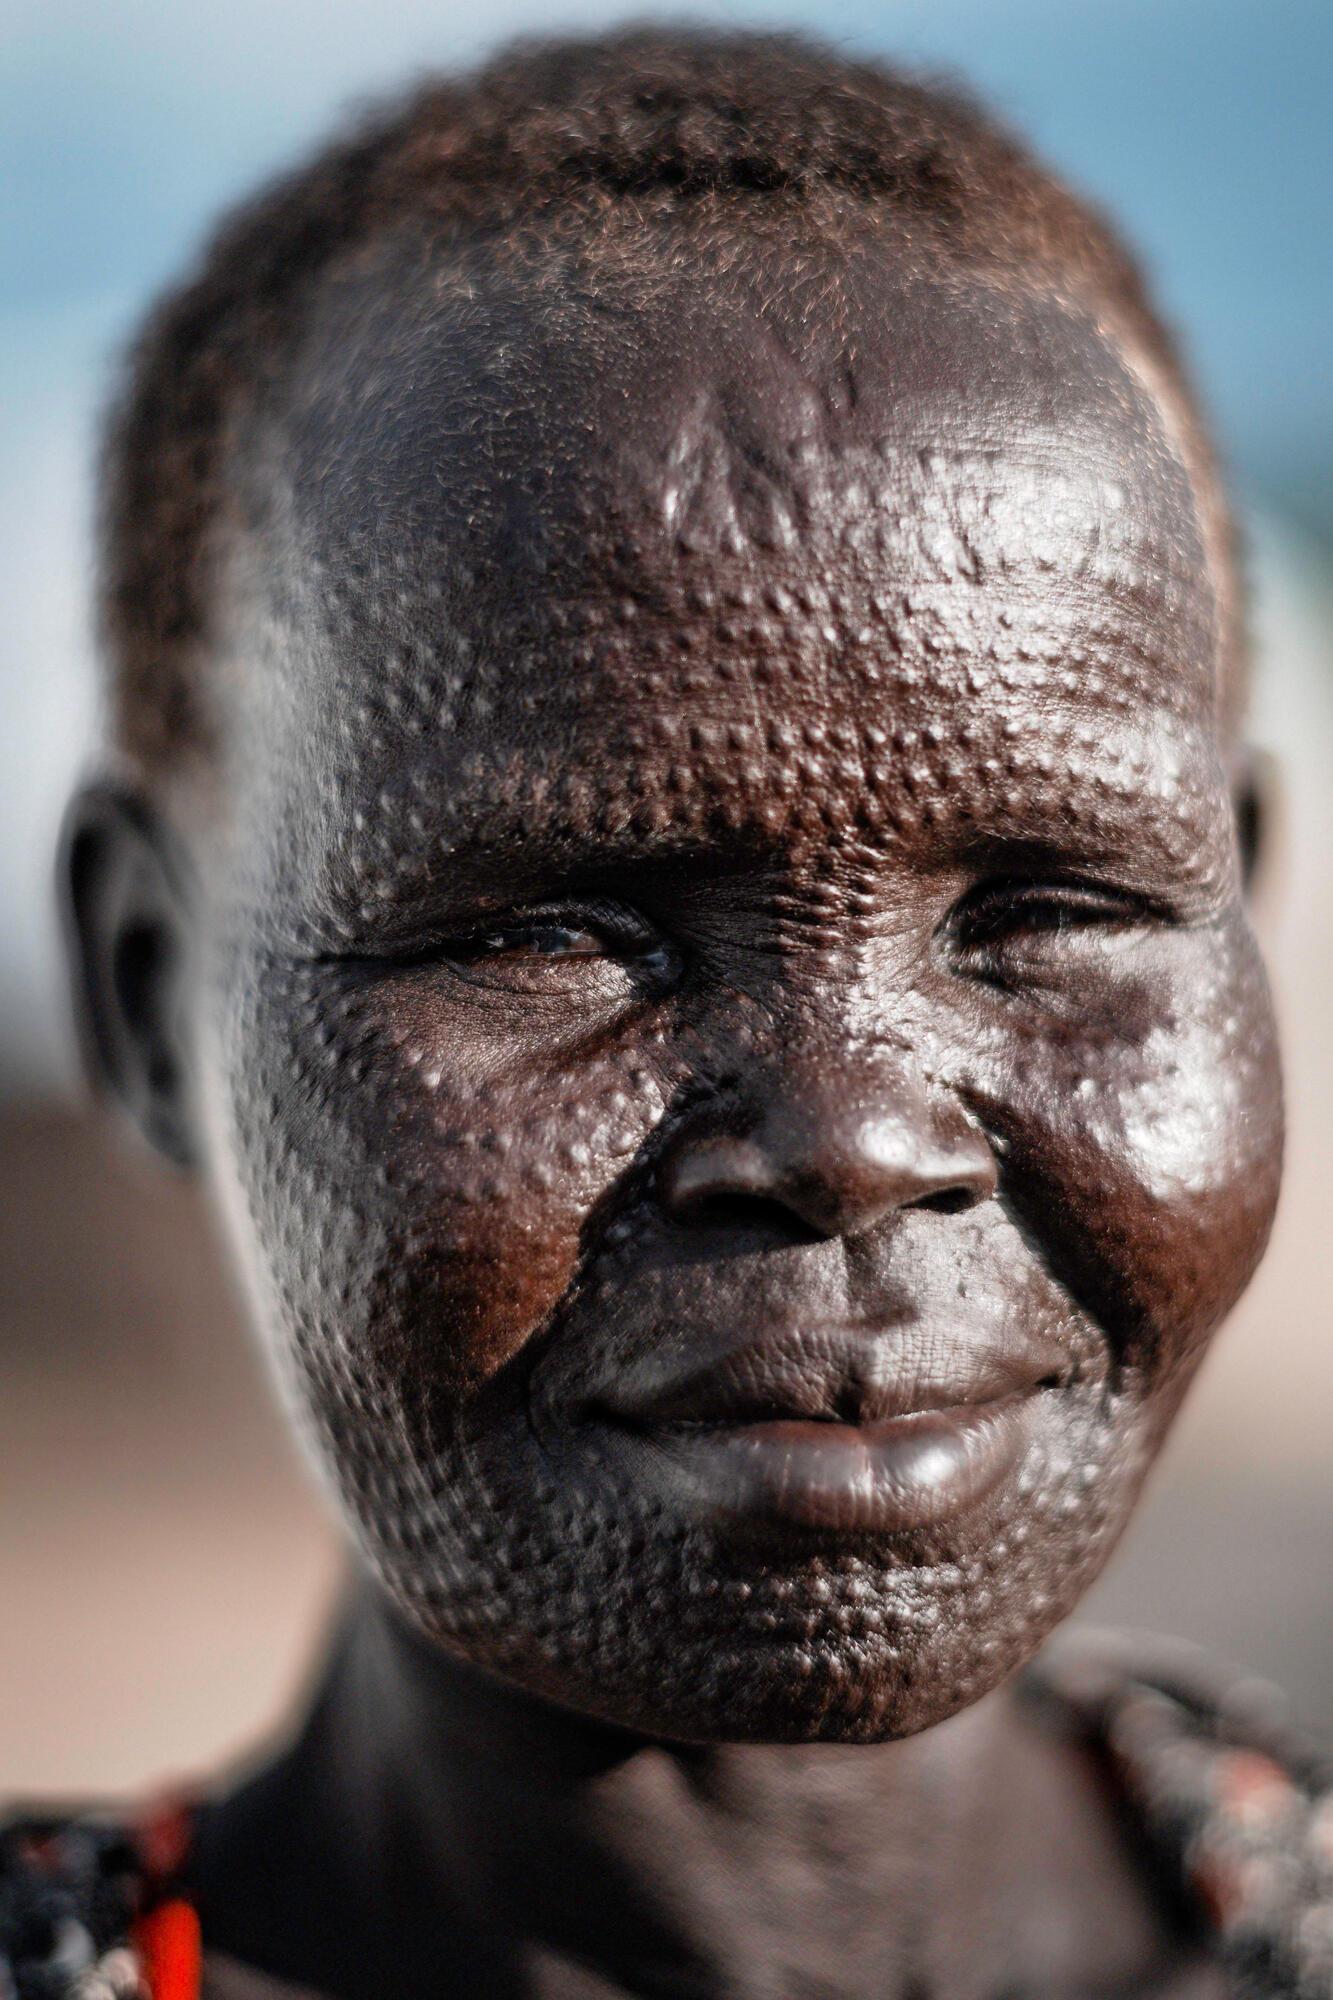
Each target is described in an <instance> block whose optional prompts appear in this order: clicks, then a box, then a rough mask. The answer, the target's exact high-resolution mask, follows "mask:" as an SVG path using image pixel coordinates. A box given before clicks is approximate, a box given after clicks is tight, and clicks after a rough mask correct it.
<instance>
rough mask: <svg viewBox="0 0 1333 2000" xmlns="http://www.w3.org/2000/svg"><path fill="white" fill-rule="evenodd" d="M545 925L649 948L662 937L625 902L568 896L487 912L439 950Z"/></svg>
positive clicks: (460, 951) (461, 948)
mask: <svg viewBox="0 0 1333 2000" xmlns="http://www.w3.org/2000/svg"><path fill="white" fill-rule="evenodd" d="M543 926H545V927H548V928H551V929H557V928H559V929H564V930H569V931H587V932H589V933H590V934H592V935H594V936H595V935H599V934H600V935H603V936H605V937H606V938H607V939H608V940H609V941H610V942H612V943H613V944H617V945H620V946H621V947H622V948H623V947H630V948H633V947H634V946H642V947H644V948H648V947H650V946H653V945H656V944H659V943H660V942H661V938H660V935H659V933H658V932H657V930H656V929H655V928H654V926H653V925H651V924H650V923H649V922H648V921H647V919H646V918H645V917H642V916H640V915H639V913H638V911H637V910H632V909H630V908H629V907H628V906H627V905H625V904H623V903H613V902H609V901H606V900H603V899H602V898H593V899H590V900H588V901H587V902H579V901H577V900H569V901H564V902H550V903H534V904H531V905H528V906H526V907H519V908H517V909H509V910H496V911H493V912H488V913H487V915H486V916H484V917H482V918H481V919H479V920H478V921H477V922H476V923H475V924H472V925H469V927H468V928H467V929H466V930H458V931H452V932H448V933H446V934H445V935H443V936H442V937H441V938H440V940H439V942H438V945H437V946H436V950H437V951H438V952H439V953H440V955H441V956H442V957H448V956H449V954H450V951H451V949H452V950H453V951H455V952H457V953H458V954H459V955H460V956H461V955H462V954H463V953H464V952H465V951H466V950H467V948H468V947H469V946H471V947H473V948H474V949H477V950H480V949H483V948H484V946H485V944H486V940H487V939H488V938H491V937H494V936H496V935H497V933H499V934H503V933H504V932H506V931H516V932H521V931H525V930H537V929H540V928H542V927H543Z"/></svg>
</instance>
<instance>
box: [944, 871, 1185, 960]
mask: <svg viewBox="0 0 1333 2000" xmlns="http://www.w3.org/2000/svg"><path fill="white" fill-rule="evenodd" d="M1150 914H1151V913H1150V910H1149V907H1148V905H1147V904H1146V903H1144V901H1143V900H1142V898H1140V897H1137V896H1131V895H1127V894H1125V893H1124V892H1123V891H1120V890H1115V889H1103V888H1100V887H1098V886H1097V885H1095V884H1091V883H1085V882H1034V881H1030V880H1027V879H1022V878H1019V879H1015V880H1006V881H1000V882H985V883H982V884H981V885H980V886H979V887H978V888H977V889H974V890H972V891H970V892H969V894H968V895H966V896H964V898H963V899H962V901H961V902H960V903H958V904H956V905H955V907H954V910H953V912H952V913H951V916H950V918H949V928H950V930H951V931H952V934H953V936H954V938H955V939H956V941H957V942H958V943H959V944H960V945H962V946H963V947H964V949H974V948H976V947H979V946H985V945H990V944H996V943H999V942H1002V941H1003V940H1005V939H1009V938H1021V937H1033V936H1042V935H1049V934H1051V933H1059V932H1062V931H1073V930H1086V929H1089V928H1092V927H1097V928H1100V929H1107V928H1123V927H1126V926H1129V925H1133V924H1141V923H1143V922H1144V921H1145V919H1146V918H1147V917H1148V916H1149V915H1150Z"/></svg>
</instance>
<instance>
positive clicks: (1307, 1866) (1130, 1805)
mask: <svg viewBox="0 0 1333 2000" xmlns="http://www.w3.org/2000/svg"><path fill="white" fill-rule="evenodd" d="M1021 1685H1022V1688H1023V1690H1024V1692H1025V1694H1026V1695H1027V1696H1028V1698H1029V1699H1030V1700H1032V1701H1033V1702H1035V1703H1036V1704H1037V1705H1038V1706H1039V1707H1040V1708H1042V1709H1043V1710H1044V1711H1045V1712H1046V1714H1047V1715H1048V1717H1050V1718H1051V1719H1053V1720H1054V1721H1055V1722H1056V1723H1057V1724H1058V1725H1059V1726H1063V1727H1065V1728H1068V1729H1069V1730H1071V1731H1073V1732H1075V1733H1076V1734H1077V1735H1079V1736H1080V1737H1081V1738H1083V1739H1084V1740H1085V1741H1087V1742H1089V1743H1090V1744H1091V1745H1092V1746H1093V1747H1094V1748H1095V1749H1096V1750H1097V1751H1098V1752H1100V1753H1101V1757H1102V1760H1103V1764H1104V1768H1105V1772H1106V1776H1107V1779H1108V1782H1109V1783H1110V1785H1111V1786H1112V1788H1113V1789H1114V1791H1115V1793H1116V1794H1117V1800H1118V1804H1119V1806H1120V1808H1121V1810H1122V1813H1123V1816H1124V1818H1125V1819H1126V1820H1127V1822H1128V1825H1129V1831H1130V1836H1131V1838H1132V1839H1133V1840H1134V1841H1135V1844H1136V1846H1138V1847H1140V1848H1141V1849H1142V1851H1143V1853H1144V1856H1145V1859H1146V1860H1147V1861H1148V1863H1149V1865H1150V1866H1151V1867H1152V1868H1153V1870H1154V1872H1155V1873H1156V1874H1157V1875H1158V1877H1159V1878H1160V1879H1161V1880H1162V1881H1163V1883H1164V1885H1165V1886H1166V1887H1167V1888H1168V1890H1172V1889H1173V1890H1174V1891H1175V1892H1176V1893H1178V1895H1179V1896H1180V1898H1181V1900H1182V1901H1183V1902H1184V1903H1185V1904H1186V1905H1187V1906H1188V1908H1189V1909H1190V1911H1191V1912H1192V1914H1193V1916H1194V1919H1195V1921H1196V1924H1197V1926H1198V1929H1199V1930H1200V1932H1201V1933H1202V1934H1203V1935H1204V1936H1206V1938H1207V1939H1208V1941H1209V1943H1210V1945H1211V1946H1212V1949H1213V1950H1214V1951H1215V1953H1216V1955H1217V1957H1218V1958H1219V1959H1221V1961H1222V1962H1223V1963H1224V1965H1225V1966H1226V1967H1227V1970H1228V1972H1229V1973H1230V1975H1231V1978H1232V1980H1233V1982H1234V1985H1235V1990H1236V1991H1237V1993H1239V1994H1241V1995H1244V1996H1250V2000H1279V1996H1280V2000H1329V1996H1330V1995H1333V1765H1330V1763H1329V1761H1328V1760H1327V1759H1326V1758H1325V1757H1324V1756H1322V1755H1321V1754H1320V1753H1319V1752H1318V1751H1316V1750H1315V1749H1314V1748H1313V1746H1312V1745H1311V1744H1310V1743H1309V1742H1308V1741H1307V1740H1305V1739H1304V1738H1303V1737H1301V1736H1300V1734H1299V1733H1298V1732H1297V1731H1296V1730H1295V1729H1294V1728H1293V1727H1292V1726H1291V1724H1290V1722H1289V1720H1288V1718H1287V1715H1286V1712H1285V1703H1284V1701H1283V1698H1282V1697H1281V1695H1280V1694H1279V1693H1278V1691H1277V1690H1276V1689H1274V1688H1273V1687H1271V1686H1270V1685H1269V1684H1268V1683H1267V1682H1265V1681H1261V1680H1258V1679H1256V1678H1255V1677H1254V1676H1251V1675H1246V1674H1242V1673H1239V1672H1235V1671H1228V1670H1227V1669H1225V1668H1223V1667H1221V1666H1219V1665H1218V1664H1217V1663H1216V1662H1213V1661H1210V1660H1209V1659H1208V1657H1207V1655H1206V1654H1204V1653H1202V1652H1201V1651H1200V1650H1199V1649H1197V1648H1194V1647H1189V1646H1185V1645H1181V1644H1176V1643H1174V1642H1171V1641H1161V1640H1155V1639H1145V1638H1142V1637H1139V1636H1132V1635H1125V1634H1113V1633H1080V1634H1077V1635H1074V1636H1072V1637H1070V1638H1067V1639H1062V1640H1061V1641H1059V1642H1057V1643H1056V1644H1055V1645H1053V1646H1052V1647H1051V1648H1049V1649H1048V1651H1047V1652H1046V1653H1045V1654H1044V1655H1043V1656H1042V1658H1041V1660H1040V1661H1039V1662H1038V1663H1037V1665H1036V1666H1035V1667H1034V1668H1032V1669H1030V1670H1029V1672H1028V1673H1027V1675H1026V1676H1025V1677H1024V1679H1023V1682H1022V1683H1021Z"/></svg>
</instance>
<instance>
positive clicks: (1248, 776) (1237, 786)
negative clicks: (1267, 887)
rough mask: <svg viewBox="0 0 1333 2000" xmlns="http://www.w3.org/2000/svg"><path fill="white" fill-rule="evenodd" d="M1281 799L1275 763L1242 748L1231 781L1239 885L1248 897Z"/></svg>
mask: <svg viewBox="0 0 1333 2000" xmlns="http://www.w3.org/2000/svg"><path fill="white" fill-rule="evenodd" d="M1280 795H1281V778H1280V774H1279V772H1278V767H1277V763H1276V760H1275V759H1274V758H1273V757H1272V756H1271V755H1270V753H1269V752H1268V751H1267V750H1259V749H1256V748H1255V746H1254V745H1253V744H1245V745H1244V746H1243V747H1242V749H1241V750H1240V751H1239V752H1238V753H1237V756H1236V759H1235V762H1234V765H1233V770H1232V780H1231V796H1232V801H1233V809H1234V811H1235V815H1236V844H1237V847H1238V849H1239V852H1240V870H1241V881H1242V883H1243V884H1244V888H1245V893H1246V895H1247V896H1249V897H1252V896H1253V895H1254V893H1255V889H1256V886H1257V884H1258V882H1259V879H1260V877H1261V876H1262V874H1263V872H1264V869H1265V866H1266V864H1267V861H1268V857H1269V853H1270V850H1271V847H1272V842H1273V823H1274V820H1275V818H1276V816H1277V808H1278V802H1279V798H1280Z"/></svg>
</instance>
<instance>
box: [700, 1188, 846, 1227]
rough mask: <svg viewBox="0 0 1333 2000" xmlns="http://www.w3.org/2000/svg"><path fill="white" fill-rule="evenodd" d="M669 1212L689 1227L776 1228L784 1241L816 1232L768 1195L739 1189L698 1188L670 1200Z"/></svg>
mask: <svg viewBox="0 0 1333 2000" xmlns="http://www.w3.org/2000/svg"><path fill="white" fill-rule="evenodd" d="M671 1211H672V1213H673V1214H674V1216H675V1219H676V1220H677V1222H683V1223H686V1224H688V1226H689V1227H690V1228H692V1229H719V1230H745V1231H748V1232H753V1231H755V1230H763V1231H765V1232H766V1233H769V1234H771V1233H772V1232H773V1231H774V1230H777V1231H778V1232H779V1233H780V1234H781V1235H782V1236H783V1237H784V1238H785V1239H788V1240H790V1239H791V1238H792V1237H793V1236H794V1235H800V1236H802V1237H804V1236H805V1235H806V1234H807V1233H808V1234H810V1235H812V1236H814V1235H817V1234H818V1233H819V1232H818V1231H816V1230H809V1231H808V1232H807V1229H806V1227H805V1225H803V1224H802V1223H801V1222H800V1220H799V1219H798V1218H797V1217H796V1216H794V1215H793V1214H792V1213H791V1211H790V1210H789V1209H788V1208H787V1207H785V1206H784V1204H783V1203H781V1202H779V1201H776V1200H775V1199H774V1198H773V1196H772V1195H769V1194H760V1193H754V1194H750V1193H747V1192H746V1190H745V1189H743V1188H713V1189H701V1190H700V1191H699V1192H698V1193H697V1194H693V1195H688V1196H686V1197H684V1198H683V1199H677V1200H676V1201H674V1202H673V1203H672V1204H671Z"/></svg>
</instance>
